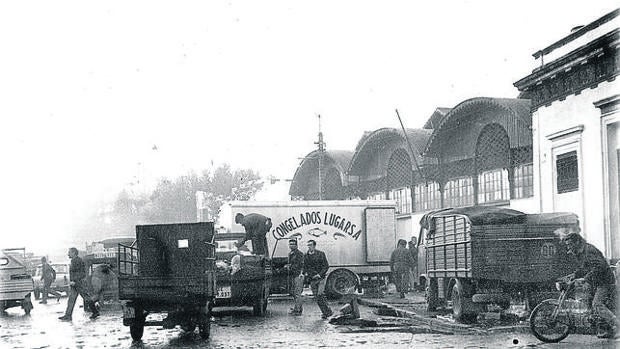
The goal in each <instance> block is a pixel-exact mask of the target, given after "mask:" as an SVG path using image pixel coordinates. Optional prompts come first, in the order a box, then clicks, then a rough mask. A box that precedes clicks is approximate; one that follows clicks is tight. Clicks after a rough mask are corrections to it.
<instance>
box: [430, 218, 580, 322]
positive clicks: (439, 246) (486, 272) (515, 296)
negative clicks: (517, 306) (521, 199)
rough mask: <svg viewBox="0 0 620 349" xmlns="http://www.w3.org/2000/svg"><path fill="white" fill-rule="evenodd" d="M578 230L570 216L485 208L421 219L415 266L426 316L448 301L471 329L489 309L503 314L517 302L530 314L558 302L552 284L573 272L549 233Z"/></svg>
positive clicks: (445, 304)
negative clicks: (423, 293) (542, 303)
mask: <svg viewBox="0 0 620 349" xmlns="http://www.w3.org/2000/svg"><path fill="white" fill-rule="evenodd" d="M576 224H579V220H578V217H577V216H576V215H575V214H572V213H542V214H525V213H522V212H519V211H515V210H511V209H503V208H495V207H483V206H476V207H464V208H458V209H446V210H439V211H434V212H430V213H428V214H426V215H424V216H423V217H422V220H421V222H420V227H421V228H420V235H419V239H418V244H419V246H418V247H419V248H418V251H419V252H418V267H419V277H420V284H421V285H424V286H425V288H426V304H427V308H428V309H427V310H429V311H434V310H436V308H438V307H442V306H447V305H448V302H451V303H452V313H453V317H454V318H455V320H457V321H460V322H471V321H473V320H474V319H475V318H476V317H477V315H478V314H479V313H481V312H484V311H486V310H488V309H487V307H488V306H489V304H495V305H497V306H500V307H501V308H503V309H507V308H508V307H509V306H510V304H511V302H512V301H514V300H520V301H524V302H525V303H526V306H527V307H528V308H529V309H530V310H531V309H533V308H534V307H535V306H536V304H537V303H539V302H540V301H542V300H544V299H546V298H549V297H550V296H554V295H555V293H556V292H557V291H556V290H555V281H556V279H557V278H559V277H562V276H565V275H567V274H570V273H571V272H573V271H574V270H575V265H574V262H573V261H572V259H571V258H569V256H568V255H567V252H566V250H565V248H564V246H563V244H562V243H561V242H560V239H559V236H556V235H555V234H554V231H556V229H558V228H564V227H568V226H570V225H576Z"/></svg>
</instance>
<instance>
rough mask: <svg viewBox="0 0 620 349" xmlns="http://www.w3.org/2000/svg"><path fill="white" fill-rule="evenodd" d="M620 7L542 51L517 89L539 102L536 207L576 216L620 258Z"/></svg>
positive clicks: (592, 238)
mask: <svg viewBox="0 0 620 349" xmlns="http://www.w3.org/2000/svg"><path fill="white" fill-rule="evenodd" d="M619 14H620V9H618V10H615V11H613V12H611V13H608V14H606V15H605V16H603V17H601V18H599V19H597V20H596V21H594V22H592V23H590V24H588V25H586V26H583V27H576V28H574V29H573V31H572V32H571V33H570V34H569V35H567V36H566V37H564V38H561V39H560V40H558V41H557V42H555V43H553V44H551V45H550V46H548V47H546V48H544V49H542V50H540V51H538V52H536V53H534V55H533V56H534V58H535V60H536V65H537V67H536V68H535V69H534V70H533V71H532V73H531V74H530V75H528V76H526V77H524V78H523V79H521V80H519V81H517V82H516V83H515V84H514V85H515V86H516V87H517V88H518V89H519V91H521V95H520V96H519V97H520V98H527V99H530V100H531V101H532V134H533V170H534V203H535V205H537V206H538V207H537V209H538V210H539V211H541V212H559V211H568V212H574V213H576V214H577V215H579V217H580V225H581V228H582V231H583V235H584V237H585V238H586V239H587V240H588V242H590V243H592V244H594V245H595V246H596V247H598V248H599V249H600V250H601V251H603V253H604V254H605V256H606V257H607V258H610V259H618V258H620V229H619V228H620V221H619V217H620V204H619V202H620V199H619V197H620V184H619V183H620V171H619V167H618V163H619V161H620V130H619V128H620V114H619V113H618V110H619V109H618V102H619V101H620V95H619V93H620V82H619V81H618V79H616V77H617V76H618V74H619V72H620V69H619V67H620V61H619V59H618V47H619V45H620V28H619V27H620V25H619V23H620V18H619V17H618V15H619Z"/></svg>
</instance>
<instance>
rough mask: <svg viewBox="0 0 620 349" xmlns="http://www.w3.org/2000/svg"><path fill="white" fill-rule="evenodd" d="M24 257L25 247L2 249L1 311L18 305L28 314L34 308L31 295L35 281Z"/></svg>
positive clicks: (0, 277) (0, 274)
mask: <svg viewBox="0 0 620 349" xmlns="http://www.w3.org/2000/svg"><path fill="white" fill-rule="evenodd" d="M20 251H21V253H20ZM24 258H25V250H24V249H6V250H0V312H4V311H5V310H6V309H8V308H12V307H18V306H20V307H21V308H22V309H23V310H24V313H26V314H30V310H32V302H31V299H30V297H31V294H32V292H33V290H34V282H33V281H32V277H31V276H30V274H28V272H27V269H26V266H25V263H24V261H23V259H24Z"/></svg>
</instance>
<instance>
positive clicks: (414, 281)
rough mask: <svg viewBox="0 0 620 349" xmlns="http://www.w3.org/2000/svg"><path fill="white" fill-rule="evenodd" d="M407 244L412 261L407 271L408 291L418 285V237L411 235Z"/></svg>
mask: <svg viewBox="0 0 620 349" xmlns="http://www.w3.org/2000/svg"><path fill="white" fill-rule="evenodd" d="M408 244H409V246H408V247H409V254H410V255H411V261H412V263H413V264H412V265H411V269H410V271H409V291H414V290H415V289H416V286H417V285H418V239H416V238H415V237H411V241H409V243H408Z"/></svg>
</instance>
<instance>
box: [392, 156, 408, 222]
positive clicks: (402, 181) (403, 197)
mask: <svg viewBox="0 0 620 349" xmlns="http://www.w3.org/2000/svg"><path fill="white" fill-rule="evenodd" d="M412 174H413V171H412V170H411V159H410V158H409V154H407V152H406V151H405V150H404V149H397V150H396V151H395V152H394V153H392V156H390V160H389V161H388V167H387V186H388V191H389V193H390V199H392V200H396V211H397V213H411V212H412V209H413V207H412V204H411V180H412Z"/></svg>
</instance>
